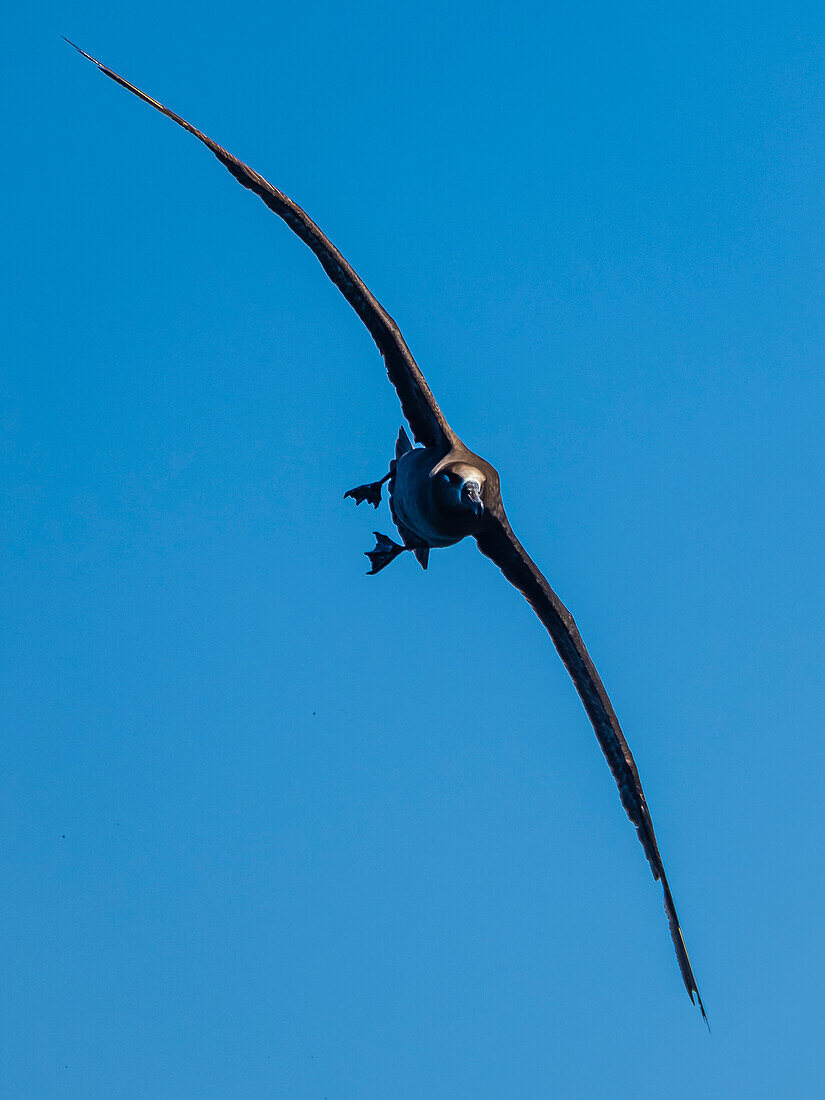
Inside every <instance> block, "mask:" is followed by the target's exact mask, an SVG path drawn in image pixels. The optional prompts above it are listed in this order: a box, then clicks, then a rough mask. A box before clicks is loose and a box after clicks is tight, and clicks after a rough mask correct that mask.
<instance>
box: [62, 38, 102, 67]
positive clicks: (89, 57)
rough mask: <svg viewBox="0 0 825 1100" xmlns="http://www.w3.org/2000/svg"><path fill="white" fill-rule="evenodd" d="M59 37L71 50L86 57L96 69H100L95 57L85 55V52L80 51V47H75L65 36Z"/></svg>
mask: <svg viewBox="0 0 825 1100" xmlns="http://www.w3.org/2000/svg"><path fill="white" fill-rule="evenodd" d="M60 37H61V38H62V39H63V41H64V42H68V43H69V45H70V46H71V47H72V49H73V50H77V52H78V53H80V54H83V56H84V57H87V58H88V59H89V61H91V63H92V64H93V65H97V67H98V68H100V62H99V61H98V59H97V58H96V57H92V55H91V54H90V53H86V51H85V50H81V48H80V46H76V45H75V44H74V42H72V40H71V38H67V37H66V35H65V34H61V36H60Z"/></svg>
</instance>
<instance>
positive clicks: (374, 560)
mask: <svg viewBox="0 0 825 1100" xmlns="http://www.w3.org/2000/svg"><path fill="white" fill-rule="evenodd" d="M373 534H374V535H375V549H374V550H365V551H364V553H365V554H366V555H367V557H368V558H369V559H370V565H371V566H372V568H371V569H368V570H367V576H368V577H370V576H373V575H374V574H375V573H378V572H380V571H381V570H382V569H383V568H384V567H385V566H387V565H389V564H390V562H391V561H392V560H393V558H397V557H398V555H399V554H402V553H403V552H404V551H405V550H406V549H407V547H406V546H399V545H398V543H397V542H393V540H392V539H389V538H387V536H386V535H382V534H381V532H380V531H373Z"/></svg>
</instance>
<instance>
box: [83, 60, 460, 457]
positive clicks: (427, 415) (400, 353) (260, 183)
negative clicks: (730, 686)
mask: <svg viewBox="0 0 825 1100" xmlns="http://www.w3.org/2000/svg"><path fill="white" fill-rule="evenodd" d="M65 41H66V42H69V39H68V38H67V39H66V40H65ZM69 45H70V46H74V48H75V49H76V50H77V52H78V53H81V54H83V56H84V57H86V58H88V59H89V61H91V62H92V64H94V65H97V67H98V69H100V71H101V72H102V73H103V74H104V75H105V76H108V77H109V78H110V79H111V80H114V81H115V82H116V83H118V84H120V85H121V87H123V88H125V89H126V90H127V91H129V92H131V93H132V94H133V95H136V96H137V97H138V99H142V100H143V102H144V103H148V104H149V106H150V107H154V108H155V110H156V111H160V113H161V114H162V115H166V117H167V118H171V120H172V121H173V122H176V123H177V124H178V126H182V127H183V129H184V130H186V131H188V132H189V133H190V134H192V135H193V136H194V137H196V138H197V139H198V141H201V142H203V144H204V145H205V146H206V147H207V149H210V150H211V151H212V152H213V153H214V154H215V156H216V157H217V158H218V160H219V161H220V162H221V164H222V165H223V166H224V167H225V168H227V169H228V170H229V171H230V172H231V173H232V175H233V176H234V177H235V179H236V180H237V181H238V183H240V184H241V185H242V186H243V187H246V188H248V189H249V190H250V191H253V192H254V193H255V194H256V195H257V196H258V197H259V198H260V199H262V200H263V202H264V203H265V204H266V205H267V206H268V207H269V209H270V210H272V211H274V213H276V214H277V215H278V217H279V218H282V219H283V220H284V221H285V222H286V224H287V225H288V226H289V228H290V229H291V230H292V231H293V233H296V234H297V235H298V236H299V237H300V238H301V240H302V241H304V242H305V243H306V244H308V245H309V247H310V248H311V249H312V251H313V252H314V253H315V255H316V256H317V258H318V260H319V261H320V264H321V266H322V267H323V269H324V271H325V272H326V273H327V275H328V276H329V277H330V279H331V280H332V281H333V283H335V285H336V286H337V287H338V289H339V290H340V291H341V293H342V294H343V295H344V297H345V298H346V300H347V301H348V302H349V304H350V305H351V306H352V308H353V309H354V310H355V312H356V313H357V314H358V316H359V317H360V318H361V320H362V321H363V322H364V324H365V325H366V327H367V329H368V330H369V333H370V335H371V336H372V338H373V340H374V341H375V343H376V344H377V345H378V350H379V351H380V352H381V354H382V355H383V357H384V363H385V365H386V368H387V374H388V375H389V379H390V381H391V382H392V384H393V386H395V389H396V392H397V394H398V398H399V400H400V402H401V409H402V411H403V413H404V416H405V417H406V418H407V420H408V421H409V424H410V427H411V428H412V430H413V435H414V436H415V438H416V439H417V440H418V442H419V443H422V444H424V446H425V447H444V446H445V445H447V446H449V445H450V444H452V442H453V441H454V440H455V435H454V433H453V431H452V429H451V428H450V426H449V424H448V423H447V421H446V419H445V418H444V414H443V413H442V412H441V409H439V407H438V405H437V404H436V400H435V398H434V397H433V395H432V393H431V392H430V387H429V386H428V385H427V382H426V380H425V379H424V375H423V374H422V373H421V370H420V369H419V367H418V364H417V363H416V361H415V360H414V359H413V357H412V353H411V352H410V349H409V348H408V347H407V345H406V343H405V341H404V337H403V336H402V335H401V332H400V331H399V328H398V325H397V324H396V323H395V321H393V319H392V317H390V315H389V313H387V311H386V310H385V309H384V307H383V306H382V305H381V304H380V303H379V302H378V301H377V300H376V299H375V298H374V297H373V295H372V294H371V293H370V291H369V290H368V289H367V287H366V286H365V284H364V283H363V282H362V281H361V279H360V278H359V277H358V275H356V273H355V272H354V271H353V269H352V268H351V267H350V265H349V264H348V263H347V261H346V260H345V259H344V257H343V256H342V255H341V253H340V252H339V251H338V249H337V248H336V247H335V245H334V244H332V242H331V241H329V240H328V239H327V238H326V236H324V234H323V233H322V232H321V230H320V229H319V228H318V226H317V225H316V224H315V222H314V221H312V219H311V218H310V217H309V216H308V215H307V214H306V213H305V212H304V211H303V210H302V209H301V207H300V206H298V205H297V204H296V203H294V202H293V201H292V199H290V198H287V196H286V195H284V194H282V193H281V192H280V191H279V190H278V189H277V188H276V187H273V186H272V184H271V183H267V181H266V180H265V179H264V178H263V176H259V175H258V173H257V172H255V171H254V170H253V169H252V168H250V167H249V166H248V165H246V164H244V163H243V161H240V160H238V158H237V157H235V156H233V155H232V153H229V152H227V150H226V149H223V148H222V147H221V146H220V145H218V143H217V142H215V141H213V140H212V138H210V137H207V136H206V134H203V133H201V131H200V130H196V129H195V127H194V126H192V125H190V123H188V122H187V121H186V119H183V118H181V117H180V115H176V114H175V112H174V111H170V110H169V108H168V107H164V106H163V104H162V103H159V102H158V101H157V100H156V99H152V97H151V96H149V95H147V94H146V93H145V92H142V91H141V90H140V88H136V87H135V85H134V84H130V83H129V81H128V80H124V78H123V77H122V76H118V74H117V73H116V72H113V71H112V70H111V69H109V68H107V67H106V66H105V65H104V64H102V62H100V61H98V60H97V59H96V58H94V57H92V56H91V54H88V53H86V51H85V50H81V49H80V47H79V46H75V45H74V42H69Z"/></svg>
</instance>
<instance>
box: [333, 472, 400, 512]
mask: <svg viewBox="0 0 825 1100" xmlns="http://www.w3.org/2000/svg"><path fill="white" fill-rule="evenodd" d="M391 477H392V470H390V472H389V473H388V474H384V476H383V477H382V478H381V480H380V481H372V482H370V484H369V485H358V486H356V488H354V489H350V490H348V492H346V493H344V499H345V500H346V498H347V497H352V499H353V500H354V501H355V503H356V504H360V503H361V501H363V500H368V501H369V502H370V504H371V505H372V506H373V508H377V507H378V505H379V504H380V503H381V486H382V485H383V484H384V482H385V481H388V480H389V479H390V478H391Z"/></svg>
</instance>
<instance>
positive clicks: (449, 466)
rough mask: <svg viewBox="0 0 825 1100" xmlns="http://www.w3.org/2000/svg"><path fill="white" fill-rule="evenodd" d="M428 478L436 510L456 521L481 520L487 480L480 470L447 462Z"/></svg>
mask: <svg viewBox="0 0 825 1100" xmlns="http://www.w3.org/2000/svg"><path fill="white" fill-rule="evenodd" d="M432 479H433V481H432V486H433V496H434V497H435V501H436V504H437V505H438V507H439V509H440V510H442V511H443V512H446V513H448V514H451V515H453V516H454V517H455V518H456V519H458V518H459V517H462V518H464V519H466V520H470V519H471V518H472V520H475V521H477V520H480V519H481V517H482V516H483V515H484V486H485V484H486V481H487V478H486V476H485V474H484V471H483V470H480V469H479V468H478V467H477V466H473V465H471V464H469V463H467V462H450V463H445V464H443V465H439V466H438V467H436V469H435V470H434V471H433V474H432Z"/></svg>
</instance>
